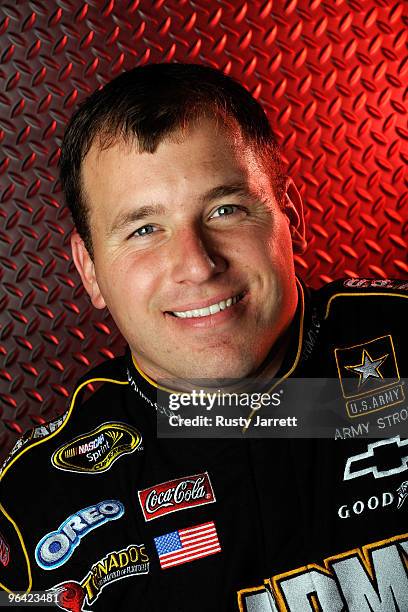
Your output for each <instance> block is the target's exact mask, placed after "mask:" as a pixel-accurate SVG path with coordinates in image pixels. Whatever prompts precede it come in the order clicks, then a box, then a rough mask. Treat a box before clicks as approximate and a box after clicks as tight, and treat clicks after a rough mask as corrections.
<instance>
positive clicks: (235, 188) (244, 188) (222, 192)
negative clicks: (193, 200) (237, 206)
mask: <svg viewBox="0 0 408 612" xmlns="http://www.w3.org/2000/svg"><path fill="white" fill-rule="evenodd" d="M248 194H249V189H248V185H247V184H246V183H230V184H228V185H218V186H217V187H213V188H212V189H210V190H209V191H207V192H206V193H205V194H204V195H203V196H202V197H201V200H202V201H203V202H204V203H209V202H212V201H214V200H219V199H221V198H225V197H228V196H231V195H248Z"/></svg>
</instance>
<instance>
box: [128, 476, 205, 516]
mask: <svg viewBox="0 0 408 612" xmlns="http://www.w3.org/2000/svg"><path fill="white" fill-rule="evenodd" d="M138 496H139V501H140V505H141V507H142V511H143V515H144V517H145V520H146V521H151V520H153V519H155V518H158V517H159V516H163V515H164V514H170V512H177V511H178V510H185V509H186V508H194V507H195V506H204V505H205V504H212V503H213V502H215V495H214V491H213V488H212V486H211V482H210V477H209V475H208V473H207V472H204V474H195V475H194V476H184V477H183V478H177V479H176V480H168V481H167V482H162V483H161V484H156V485H153V486H152V487H149V488H148V489H143V491H138Z"/></svg>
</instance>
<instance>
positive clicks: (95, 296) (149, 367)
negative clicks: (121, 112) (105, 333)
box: [74, 119, 297, 380]
mask: <svg viewBox="0 0 408 612" xmlns="http://www.w3.org/2000/svg"><path fill="white" fill-rule="evenodd" d="M83 185H84V191H85V198H86V200H87V202H88V204H89V207H90V224H91V233H92V240H93V245H94V263H92V262H91V260H90V259H89V256H88V255H87V253H86V251H85V250H84V249H83V248H82V264H79V265H78V261H77V260H78V257H76V263H77V266H78V267H79V269H80V272H81V276H82V278H83V280H84V284H85V286H86V289H87V291H88V293H89V294H90V295H91V298H92V302H93V304H94V305H95V306H96V307H98V308H102V307H104V306H105V305H106V306H107V307H108V309H109V310H110V312H111V314H112V316H113V318H114V320H115V321H116V323H117V325H118V327H119V329H120V330H121V332H122V334H123V336H124V337H125V338H126V340H127V341H128V343H129V345H130V348H131V350H132V352H133V354H134V356H135V358H136V360H137V361H138V362H139V364H140V366H141V367H142V369H144V370H145V371H146V373H147V374H149V375H150V376H152V377H153V378H155V379H156V380H157V379H160V378H166V377H174V376H175V377H177V378H194V377H196V378H223V377H236V378H242V377H244V376H246V375H249V374H251V373H252V372H254V371H255V370H256V369H257V367H258V366H259V365H260V364H261V363H262V361H263V360H264V359H265V357H266V355H267V353H268V352H269V350H270V348H271V347H272V345H273V344H274V342H275V341H276V340H277V338H278V337H279V336H280V335H281V334H282V332H283V331H284V329H285V328H286V327H287V326H288V324H289V322H290V320H291V319H292V317H293V314H294V310H295V308H296V299H297V295H296V286H295V280H294V269H293V254H292V239H291V232H290V223H289V220H288V216H287V215H286V214H284V212H282V210H281V209H280V208H279V207H278V205H277V203H276V200H275V197H274V194H273V190H272V186H271V184H270V180H269V178H268V176H267V174H266V172H265V170H264V168H263V167H262V165H261V162H260V160H259V159H258V158H257V156H256V154H255V153H254V152H253V151H251V149H250V147H248V146H246V145H245V144H244V142H243V140H242V138H241V137H240V136H239V134H233V133H232V132H231V130H228V129H227V128H225V127H221V126H219V125H217V124H216V123H215V122H212V121H210V120H204V119H203V120H202V121H200V122H199V123H198V124H197V125H192V126H190V127H189V128H187V129H186V130H185V131H183V132H182V133H181V132H180V133H177V134H175V135H174V137H172V138H169V139H167V140H165V141H163V142H162V143H161V144H160V145H159V146H158V148H157V150H156V151H155V153H153V154H151V153H139V152H138V150H137V147H136V146H135V145H132V144H125V143H124V142H123V141H119V142H117V143H116V144H114V145H113V146H111V147H110V148H108V149H106V150H103V151H101V150H100V148H99V147H98V146H97V144H96V143H95V144H94V145H93V146H92V148H91V150H90V152H89V153H88V154H87V156H86V158H85V160H84V163H83ZM74 257H75V253H74Z"/></svg>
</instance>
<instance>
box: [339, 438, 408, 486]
mask: <svg viewBox="0 0 408 612" xmlns="http://www.w3.org/2000/svg"><path fill="white" fill-rule="evenodd" d="M380 450H389V451H390V453H392V452H394V455H395V453H396V455H397V457H395V458H396V459H397V460H398V455H399V462H398V465H397V462H395V463H396V464H395V465H394V466H393V467H388V466H387V469H381V468H380V467H378V460H377V457H378V455H379V451H380ZM407 469H408V439H407V440H400V437H399V436H396V437H395V438H387V439H385V440H378V441H377V442H372V443H370V444H368V446H367V451H366V452H364V453H360V454H358V455H353V456H352V457H349V458H348V459H347V462H346V467H345V468H344V480H352V479H353V478H359V477H360V476H365V475H367V474H372V475H373V476H374V478H385V477H386V476H393V475H395V474H400V473H401V472H405V470H407Z"/></svg>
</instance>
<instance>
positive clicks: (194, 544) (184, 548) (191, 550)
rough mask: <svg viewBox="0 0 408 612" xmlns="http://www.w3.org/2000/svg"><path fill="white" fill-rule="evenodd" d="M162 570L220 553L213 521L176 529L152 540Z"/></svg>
mask: <svg viewBox="0 0 408 612" xmlns="http://www.w3.org/2000/svg"><path fill="white" fill-rule="evenodd" d="M154 543H155V546H156V550H157V554H158V555H159V561H160V566H161V568H162V569H166V568H168V567H173V566H175V565H181V564H183V563H189V562H190V561H195V560H196V559H201V558H202V557H207V556H208V555H214V554H215V553H217V552H220V551H221V546H220V542H219V540H218V535H217V530H216V529H215V524H214V521H210V522H209V523H203V524H202V525H195V526H194V527H188V528H187V529H178V530H177V531H171V532H170V533H166V534H165V535H162V536H159V537H158V538H154Z"/></svg>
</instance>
